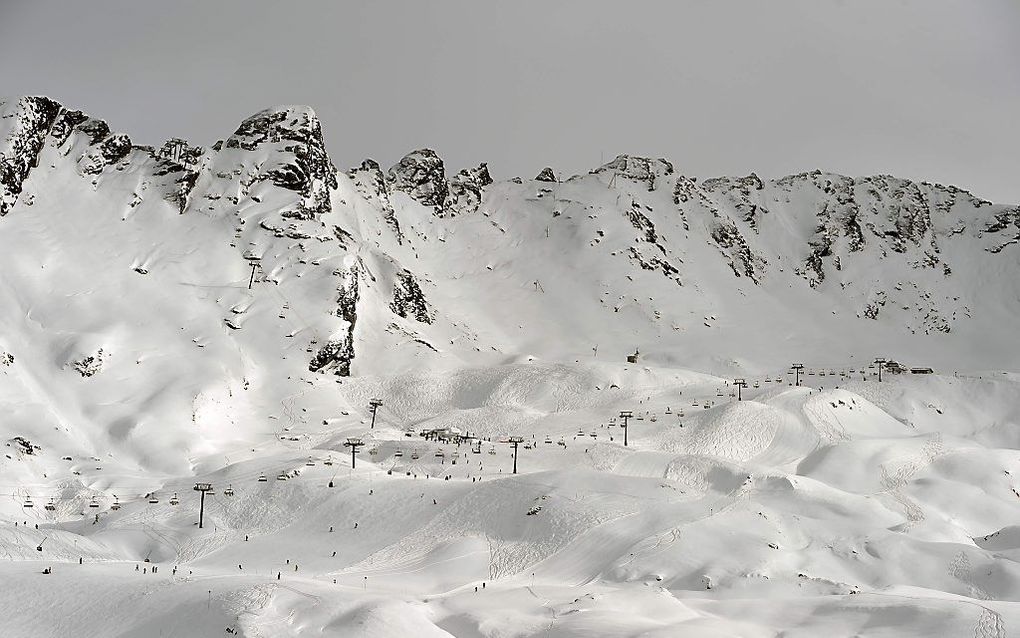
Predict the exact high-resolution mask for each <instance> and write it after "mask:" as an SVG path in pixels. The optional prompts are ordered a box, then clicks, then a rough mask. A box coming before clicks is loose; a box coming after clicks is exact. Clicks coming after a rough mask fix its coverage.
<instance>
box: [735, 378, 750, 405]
mask: <svg viewBox="0 0 1020 638" xmlns="http://www.w3.org/2000/svg"><path fill="white" fill-rule="evenodd" d="M733 385H735V386H737V401H743V398H742V397H741V396H740V389H741V388H746V387H747V380H746V379H734V380H733Z"/></svg>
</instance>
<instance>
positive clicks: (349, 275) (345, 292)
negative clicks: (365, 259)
mask: <svg viewBox="0 0 1020 638" xmlns="http://www.w3.org/2000/svg"><path fill="white" fill-rule="evenodd" d="M338 274H339V275H340V278H341V284H340V286H339V287H338V288H337V301H336V304H337V307H336V314H337V316H338V317H340V318H341V319H343V320H344V321H345V322H346V323H347V328H346V330H345V331H344V332H343V334H341V335H340V336H336V337H332V338H330V339H329V340H328V341H327V342H326V344H325V345H324V346H322V347H321V348H319V350H318V352H316V353H315V356H313V357H312V360H311V361H310V362H309V363H308V370H309V371H311V372H320V371H325V370H332V371H333V373H334V374H336V375H337V376H341V377H347V376H350V374H351V364H352V363H353V362H354V328H355V326H356V325H357V322H358V301H359V300H360V299H361V289H360V282H361V266H360V264H355V265H354V266H351V267H350V268H348V269H346V270H345V271H343V272H340V273H338Z"/></svg>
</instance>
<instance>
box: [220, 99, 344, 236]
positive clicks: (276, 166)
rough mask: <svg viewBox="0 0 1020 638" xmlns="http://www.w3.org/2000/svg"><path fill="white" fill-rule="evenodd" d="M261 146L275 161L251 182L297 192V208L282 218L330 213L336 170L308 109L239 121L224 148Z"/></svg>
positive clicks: (283, 109)
mask: <svg viewBox="0 0 1020 638" xmlns="http://www.w3.org/2000/svg"><path fill="white" fill-rule="evenodd" d="M263 145H272V146H273V147H274V150H275V151H276V153H275V154H274V158H275V159H276V161H275V162H272V163H268V164H267V165H266V166H265V167H263V169H262V172H261V173H260V174H258V175H257V176H255V177H254V179H253V180H252V183H254V182H259V181H270V182H272V183H273V184H274V185H276V186H279V187H281V188H286V189H288V190H292V191H295V192H297V193H300V194H301V196H302V197H303V201H302V202H301V204H300V206H299V207H298V208H297V209H295V210H292V211H288V212H287V213H286V214H285V216H288V217H294V218H297V219H311V218H314V217H318V216H320V215H322V214H323V213H327V212H329V211H330V201H329V195H330V193H331V192H332V191H334V190H336V188H337V181H336V167H335V166H333V162H332V161H330V159H329V154H328V153H327V152H326V145H325V142H324V141H323V138H322V127H321V125H320V123H319V118H318V117H316V115H315V112H314V111H312V110H311V109H310V108H307V107H280V108H274V109H266V110H264V111H260V112H259V113H256V114H255V115H253V116H251V117H249V118H248V119H246V120H244V121H243V122H241V125H240V126H239V127H238V128H237V130H236V131H235V132H234V134H233V135H231V136H230V137H229V138H227V141H226V143H225V144H224V147H225V148H227V149H232V148H236V149H244V150H249V151H253V150H255V149H256V148H259V147H260V146H263Z"/></svg>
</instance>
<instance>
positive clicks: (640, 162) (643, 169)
mask: <svg viewBox="0 0 1020 638" xmlns="http://www.w3.org/2000/svg"><path fill="white" fill-rule="evenodd" d="M593 172H594V173H616V174H617V175H619V176H620V177H625V178H627V179H630V180H634V181H635V182H642V183H644V184H646V185H647V186H648V190H654V189H655V185H656V183H657V181H658V180H659V179H661V178H663V177H667V176H669V175H672V174H673V165H672V164H671V163H670V162H669V161H667V160H665V159H651V158H648V157H636V156H633V155H617V156H616V159H614V160H613V161H611V162H609V163H607V164H603V165H602V166H600V167H598V168H597V169H595V170H594V171H593Z"/></svg>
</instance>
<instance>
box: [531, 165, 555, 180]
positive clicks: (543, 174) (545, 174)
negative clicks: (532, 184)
mask: <svg viewBox="0 0 1020 638" xmlns="http://www.w3.org/2000/svg"><path fill="white" fill-rule="evenodd" d="M535 181H536V182H558V181H559V180H558V179H556V173H554V172H553V169H551V168H549V167H548V166H546V167H545V168H543V169H542V170H540V171H539V172H538V175H536V176H535Z"/></svg>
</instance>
